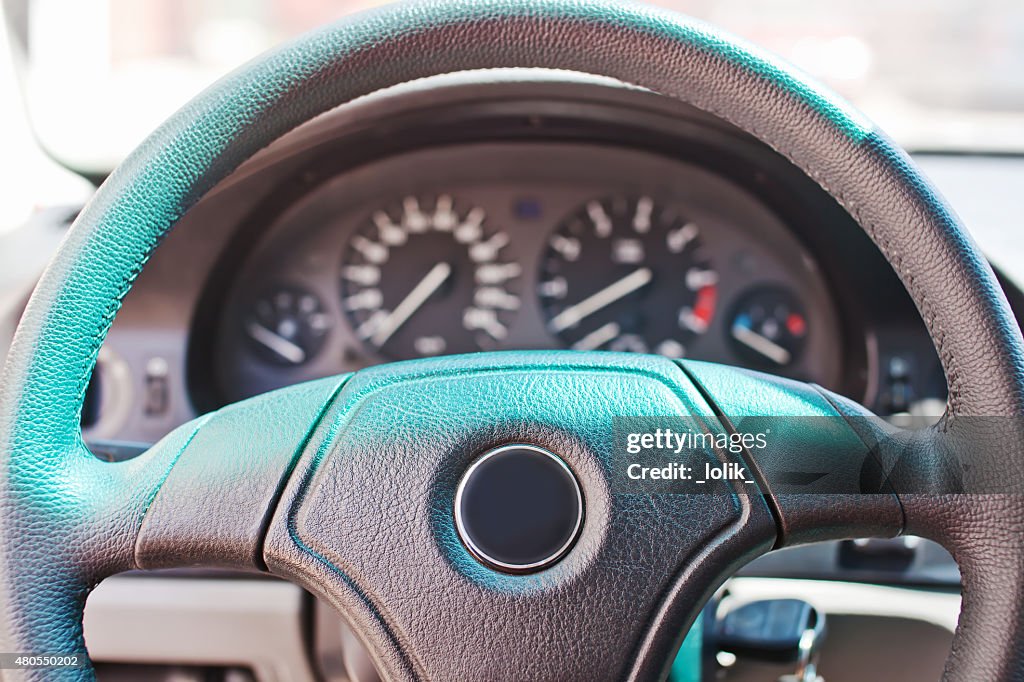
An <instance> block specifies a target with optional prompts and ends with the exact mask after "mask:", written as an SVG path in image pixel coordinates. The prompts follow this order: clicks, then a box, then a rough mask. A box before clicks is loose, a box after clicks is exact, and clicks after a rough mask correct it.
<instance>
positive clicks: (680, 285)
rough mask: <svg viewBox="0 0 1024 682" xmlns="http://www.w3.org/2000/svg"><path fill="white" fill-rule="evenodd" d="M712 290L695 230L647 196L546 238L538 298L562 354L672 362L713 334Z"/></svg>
mask: <svg viewBox="0 0 1024 682" xmlns="http://www.w3.org/2000/svg"><path fill="white" fill-rule="evenodd" d="M717 283H718V275H717V273H716V272H715V270H714V269H713V268H712V267H711V264H710V263H709V261H708V259H707V258H706V256H705V254H704V252H703V243H702V241H701V237H700V227H699V226H698V225H697V224H696V223H695V222H693V221H692V220H688V219H687V218H686V217H685V216H684V215H681V214H680V213H678V212H677V211H675V210H674V209H672V208H667V207H663V206H661V205H659V204H658V203H656V202H655V201H654V200H653V199H652V198H651V197H648V196H639V197H613V198H610V199H605V200H592V201H589V202H587V203H586V204H584V205H583V206H582V207H580V208H579V209H578V210H577V211H576V212H575V213H573V214H572V215H570V216H569V217H568V218H567V219H566V220H565V221H563V222H562V224H561V225H560V226H559V227H558V228H557V229H556V230H555V232H554V234H552V235H551V237H550V238H549V239H548V244H547V251H546V253H545V255H544V257H543V258H542V261H541V273H540V282H539V285H538V295H539V297H540V301H541V307H542V309H543V310H544V313H545V317H546V320H547V328H548V331H549V332H551V333H552V334H554V335H555V336H556V337H558V339H560V340H561V341H562V343H563V344H564V345H566V346H569V347H571V348H575V349H577V350H598V349H602V350H614V351H628V352H635V353H649V352H654V353H658V354H661V355H665V356H668V357H673V358H679V357H683V356H685V355H686V344H687V343H688V342H689V341H690V340H691V339H693V338H694V337H695V336H697V335H700V334H704V333H705V332H707V330H708V328H709V327H710V324H711V320H712V318H713V316H714V312H715V303H716V299H717Z"/></svg>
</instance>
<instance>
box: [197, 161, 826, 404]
mask: <svg viewBox="0 0 1024 682" xmlns="http://www.w3.org/2000/svg"><path fill="white" fill-rule="evenodd" d="M226 301H227V303H226V307H225V311H224V314H223V315H222V316H221V318H220V320H221V322H220V324H221V329H220V330H219V334H218V336H217V343H216V345H217V348H216V354H217V358H218V362H217V364H216V367H217V371H218V373H219V374H220V376H219V377H218V379H219V382H220V384H221V386H222V387H224V390H225V392H226V393H227V394H228V395H229V397H230V398H235V399H237V398H240V397H244V396H248V395H254V394H256V393H260V392H263V391H266V390H269V389H272V388H276V387H279V386H283V385H287V384H291V383H295V382H296V381H300V380H304V379H310V378H315V377H318V376H325V375H329V374H334V373H338V372H344V371H349V370H353V369H357V368H359V367H363V366H366V365H369V364H374V363H377V362H383V361H392V360H403V359H409V358H418V357H426V356H436V355H446V354H453V353H468V352H474V351H481V350H502V349H551V348H572V349H578V350H594V351H603V350H607V351H620V352H636V353H657V354H661V355H664V356H667V357H671V358H684V357H687V358H696V359H704V360H711V361H717V362H725V363H729V364H734V365H743V366H747V367H751V368H755V369H759V370H764V371H769V372H772V373H776V374H782V375H788V376H792V377H795V378H800V379H804V380H811V381H816V382H818V383H822V384H824V385H830V384H834V382H835V381H836V378H837V376H838V374H839V372H840V366H841V362H842V356H841V353H842V338H841V334H840V332H839V321H838V320H837V317H836V313H835V310H834V306H833V304H832V302H831V300H830V296H829V294H828V285H827V283H826V281H825V278H824V276H823V274H822V273H821V272H820V270H819V268H818V265H817V263H816V262H815V260H814V258H813V257H812V255H811V254H810V253H808V251H807V250H806V249H805V248H804V246H803V245H802V244H801V243H800V242H799V241H798V240H797V238H796V237H795V236H794V235H793V233H792V232H791V231H790V230H789V229H787V227H786V225H785V224H783V223H782V222H781V221H780V219H779V218H778V217H777V216H776V215H775V214H774V213H772V212H771V211H770V210H769V209H768V208H767V207H765V206H764V205H763V204H762V203H760V202H759V201H758V199H757V198H756V197H754V196H753V195H751V194H749V193H748V192H747V191H745V190H744V189H742V188H740V187H738V186H737V185H735V184H732V183H731V182H730V181H728V180H726V179H724V178H722V177H720V176H718V175H715V174H714V173H712V172H709V171H707V170H705V169H703V168H700V167H698V166H696V165H690V164H687V163H685V162H681V161H678V160H674V159H669V158H667V157H663V156H660V155H657V154H652V153H649V152H641V151H636V150H631V149H625V148H615V147H601V146H589V145H585V144H569V143H566V144H559V145H551V144H547V145H539V144H536V145H535V144H522V143H520V144H511V143H509V144H502V143H489V144H477V145H462V146H453V147H447V148H436V149H429V150H422V151H418V152H410V153H407V154H403V155H401V156H397V157H392V158H389V159H385V160H382V161H379V162H376V163H374V164H370V165H367V166H364V167H361V168H358V169H356V170H353V171H350V172H348V173H344V174H341V175H338V176H337V177H335V178H333V179H331V180H329V181H327V182H325V183H322V184H321V185H320V186H318V187H317V188H316V189H314V190H312V191H311V192H309V193H308V194H307V195H306V196H305V197H304V198H302V199H301V200H300V201H298V202H295V203H294V205H289V206H285V207H282V209H281V211H280V214H279V215H278V216H276V217H275V219H274V220H273V221H272V222H271V227H270V228H269V229H268V230H266V231H265V233H264V234H263V235H262V236H261V237H260V238H259V241H258V243H257V244H255V245H254V247H253V248H252V250H251V253H250V254H249V255H248V256H247V257H246V259H245V261H244V263H243V265H242V266H241V268H240V271H239V274H238V277H237V278H236V280H235V282H234V284H233V286H232V287H231V290H230V291H229V292H228V294H227V297H226Z"/></svg>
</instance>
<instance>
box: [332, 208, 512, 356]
mask: <svg viewBox="0 0 1024 682" xmlns="http://www.w3.org/2000/svg"><path fill="white" fill-rule="evenodd" d="M486 218H487V216H486V214H485V212H484V210H483V209H482V208H479V207H468V208H465V209H462V208H460V207H459V206H457V205H456V203H455V201H454V200H453V199H452V197H451V196H448V195H441V196H439V197H437V199H436V200H424V199H421V198H419V197H415V196H408V197H406V198H405V199H403V200H402V202H401V204H400V205H399V206H395V207H392V208H390V209H382V210H378V211H376V212H374V213H373V214H372V216H371V217H370V220H369V221H368V224H367V225H365V226H364V227H363V228H362V229H360V230H358V231H357V232H356V233H355V234H354V235H353V236H352V238H351V240H350V242H349V244H348V248H347V249H346V253H345V256H344V262H343V263H342V268H341V294H342V307H343V308H344V310H345V311H346V314H347V315H348V316H349V319H350V321H351V323H352V326H353V328H354V329H355V333H356V335H357V336H359V337H360V338H361V339H363V340H364V341H365V342H366V343H367V344H368V345H369V346H370V347H371V348H372V349H374V350H375V351H376V352H378V353H379V354H380V355H383V356H385V357H388V358H392V359H402V358H412V357H422V356H429V355H441V354H450V353H465V352H470V351H474V350H480V349H486V348H491V347H494V346H495V345H496V343H497V342H500V341H502V340H503V339H504V338H505V336H506V335H507V333H508V322H509V317H510V316H511V315H512V314H514V312H515V311H516V310H518V308H519V303H520V301H519V296H518V295H517V293H516V291H517V280H518V278H519V275H520V274H521V266H520V265H519V263H517V262H515V261H503V260H502V258H501V251H502V249H504V248H505V246H506V245H507V244H508V241H509V237H508V234H507V233H505V232H502V231H491V230H489V229H488V227H487V226H486V225H485V223H486Z"/></svg>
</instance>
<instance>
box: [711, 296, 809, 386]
mask: <svg viewBox="0 0 1024 682" xmlns="http://www.w3.org/2000/svg"><path fill="white" fill-rule="evenodd" d="M807 332H808V329H807V316H806V315H805V314H804V310H803V306H802V305H801V304H800V301H799V300H797V298H796V296H794V295H793V294H791V293H790V292H789V291H786V290H785V289H778V288H766V289H756V290H754V291H752V292H749V293H747V294H746V295H745V296H743V298H741V299H740V302H739V304H738V305H737V306H736V309H735V312H734V314H733V317H732V323H731V324H730V326H729V336H730V337H731V340H732V346H733V350H735V351H736V354H737V355H739V356H740V357H741V358H743V359H745V360H747V361H749V362H750V363H751V364H754V365H757V366H763V367H776V368H779V367H788V366H789V365H791V364H792V363H793V362H794V361H795V360H796V359H797V358H798V357H799V356H800V353H801V351H803V348H804V343H805V342H806V340H807Z"/></svg>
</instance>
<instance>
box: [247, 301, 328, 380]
mask: <svg viewBox="0 0 1024 682" xmlns="http://www.w3.org/2000/svg"><path fill="white" fill-rule="evenodd" d="M244 324H245V335H246V337H247V338H248V340H249V343H250V346H251V347H252V349H253V351H255V352H256V353H258V354H259V355H260V356H261V357H263V358H264V359H266V360H268V361H270V362H273V363H276V364H281V365H301V364H304V363H305V362H306V361H308V360H309V359H310V358H312V357H313V356H314V355H316V354H317V352H318V351H319V350H320V348H321V347H322V346H323V343H324V340H325V339H326V337H327V332H328V331H329V330H330V328H331V318H330V316H328V315H327V314H326V313H325V312H324V309H323V305H322V304H321V302H320V299H318V298H317V297H316V296H315V295H314V294H312V293H310V292H308V291H305V290H303V289H299V288H297V287H281V288H279V289H277V290H276V291H271V292H269V293H268V294H267V295H265V296H261V297H259V298H258V299H256V301H255V302H254V303H253V305H252V308H251V310H250V312H249V314H248V315H247V316H246V317H245V322H244Z"/></svg>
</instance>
